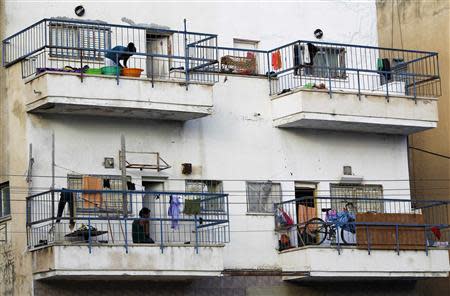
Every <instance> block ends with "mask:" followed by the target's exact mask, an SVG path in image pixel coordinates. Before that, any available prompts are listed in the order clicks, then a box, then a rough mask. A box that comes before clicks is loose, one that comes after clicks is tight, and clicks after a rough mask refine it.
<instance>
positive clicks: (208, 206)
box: [186, 180, 225, 212]
mask: <svg viewBox="0 0 450 296" xmlns="http://www.w3.org/2000/svg"><path fill="white" fill-rule="evenodd" d="M186 192H199V193H218V194H221V193H223V183H222V181H216V180H186ZM201 208H202V211H215V212H217V211H219V212H223V211H225V198H224V197H217V198H208V199H207V200H206V201H204V202H203V203H202V205H201Z"/></svg>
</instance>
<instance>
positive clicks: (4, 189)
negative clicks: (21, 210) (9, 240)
mask: <svg viewBox="0 0 450 296" xmlns="http://www.w3.org/2000/svg"><path fill="white" fill-rule="evenodd" d="M9 193H10V192H9V182H6V183H2V184H0V219H1V218H3V217H7V216H9V215H11V204H10V203H11V200H10V194H9Z"/></svg>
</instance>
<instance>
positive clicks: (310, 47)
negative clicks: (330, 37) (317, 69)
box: [304, 42, 319, 66]
mask: <svg viewBox="0 0 450 296" xmlns="http://www.w3.org/2000/svg"><path fill="white" fill-rule="evenodd" d="M318 51H319V49H318V48H317V46H315V45H314V44H312V43H310V42H308V43H306V46H305V61H304V62H305V65H309V66H312V65H314V57H315V56H316V54H317V52H318ZM307 60H308V62H307Z"/></svg>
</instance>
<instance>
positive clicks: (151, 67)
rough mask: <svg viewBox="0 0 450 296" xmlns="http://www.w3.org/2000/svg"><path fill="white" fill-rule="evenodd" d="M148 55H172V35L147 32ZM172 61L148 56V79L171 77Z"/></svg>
mask: <svg viewBox="0 0 450 296" xmlns="http://www.w3.org/2000/svg"><path fill="white" fill-rule="evenodd" d="M146 43H147V46H146V47H147V53H148V54H154V55H172V50H171V48H172V45H171V35H170V34H161V33H159V32H158V33H157V32H153V31H151V30H148V31H147V34H146ZM170 64H171V59H170V58H167V57H155V56H147V59H146V72H147V77H148V78H152V77H153V78H156V79H157V78H163V77H166V78H167V77H169V72H170Z"/></svg>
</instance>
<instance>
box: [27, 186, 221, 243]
mask: <svg viewBox="0 0 450 296" xmlns="http://www.w3.org/2000/svg"><path fill="white" fill-rule="evenodd" d="M175 198H176V199H179V200H180V201H181V205H180V206H179V207H177V206H174V207H176V210H180V212H179V214H178V215H171V214H172V211H170V210H169V208H170V206H171V200H174V199H175ZM124 203H125V206H124ZM188 204H189V205H191V207H190V208H191V210H190V211H189V210H188V209H187V208H188V207H186V205H188ZM192 207H194V209H192ZM143 208H148V209H149V210H150V215H149V216H146V217H143V216H140V215H139V213H140V212H141V210H142V209H143ZM138 224H139V225H142V227H144V228H145V230H144V232H141V233H140V234H139V235H141V236H143V237H140V238H139V237H138V238H136V235H138V234H137V233H136V228H137V227H138ZM144 225H145V226H144ZM27 236H28V246H29V248H30V249H35V248H39V247H46V246H50V245H57V244H80V245H86V246H88V247H89V250H90V249H91V246H92V245H96V246H102V245H105V246H106V245H111V244H113V245H121V246H124V248H125V250H126V251H128V248H129V246H131V245H133V244H149V243H153V242H154V243H155V244H157V245H159V246H160V248H161V251H164V248H165V247H166V246H168V245H173V244H175V245H176V244H178V245H179V244H183V245H187V246H193V247H195V248H196V249H197V251H198V249H199V247H200V246H202V245H208V246H213V245H221V244H224V243H227V242H229V213H228V195H227V194H213V193H187V192H153V191H152V192H148V191H120V190H102V191H93V190H68V189H62V190H49V191H46V192H42V193H39V194H36V195H32V196H29V197H28V198H27ZM150 239H151V240H150Z"/></svg>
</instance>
